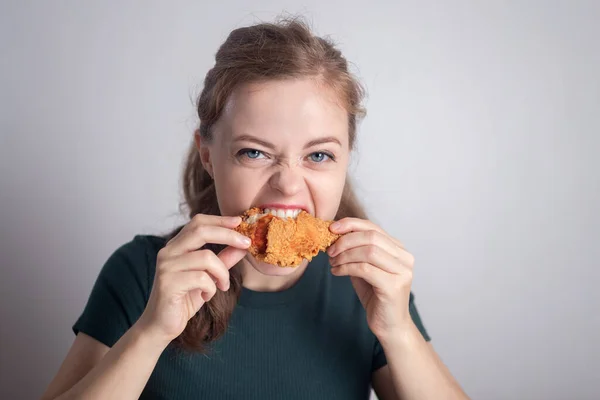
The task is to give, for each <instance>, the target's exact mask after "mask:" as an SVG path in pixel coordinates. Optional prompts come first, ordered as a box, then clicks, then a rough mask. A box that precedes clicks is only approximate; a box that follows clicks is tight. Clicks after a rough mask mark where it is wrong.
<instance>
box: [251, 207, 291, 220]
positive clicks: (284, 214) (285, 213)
mask: <svg viewBox="0 0 600 400" xmlns="http://www.w3.org/2000/svg"><path fill="white" fill-rule="evenodd" d="M301 211H302V210H300V209H295V210H294V209H287V210H283V209H273V208H265V213H264V214H258V215H256V216H255V218H253V219H252V222H255V221H256V220H258V219H259V218H261V217H262V216H263V215H269V214H271V215H273V216H274V217H278V218H282V219H286V218H293V219H295V218H296V217H297V216H298V214H300V212H301ZM252 222H250V223H252Z"/></svg>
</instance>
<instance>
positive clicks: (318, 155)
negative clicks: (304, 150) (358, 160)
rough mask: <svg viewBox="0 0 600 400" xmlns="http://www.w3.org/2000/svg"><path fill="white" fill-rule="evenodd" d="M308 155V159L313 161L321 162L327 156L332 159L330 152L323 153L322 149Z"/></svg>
mask: <svg viewBox="0 0 600 400" xmlns="http://www.w3.org/2000/svg"><path fill="white" fill-rule="evenodd" d="M309 157H310V160H311V161H312V162H315V163H321V162H323V161H325V160H326V159H327V158H329V159H330V160H333V156H332V155H331V154H328V153H324V152H322V151H317V152H315V153H312V154H311V155H310V156H309Z"/></svg>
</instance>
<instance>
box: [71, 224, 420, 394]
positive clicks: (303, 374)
mask: <svg viewBox="0 0 600 400" xmlns="http://www.w3.org/2000/svg"><path fill="white" fill-rule="evenodd" d="M165 243H166V240H165V239H163V238H159V237H155V236H142V235H138V236H136V237H135V238H134V239H133V240H132V241H130V242H129V243H127V244H125V245H123V246H121V247H120V248H119V249H117V250H116V251H115V252H114V253H113V254H112V255H111V257H110V258H109V259H108V261H107V262H106V263H105V265H104V267H103V268H102V270H101V272H100V275H99V276H98V279H97V280H96V282H95V284H94V287H93V289H92V292H91V295H90V297H89V300H88V302H87V305H86V306H85V309H84V311H83V313H82V315H81V316H80V317H79V319H78V320H77V322H76V323H75V325H74V326H73V331H74V332H75V333H78V332H84V333H86V334H88V335H90V336H91V337H93V338H95V339H96V340H98V341H100V342H102V343H104V344H106V345H107V346H109V347H112V346H113V345H114V344H115V342H117V341H118V340H119V338H120V337H121V336H122V335H123V334H124V333H125V332H126V331H127V330H128V329H129V328H130V327H131V326H132V325H133V324H134V323H135V322H136V320H137V319H138V317H139V316H140V315H141V313H142V312H143V310H144V308H145V306H146V303H147V301H148V297H149V295H150V291H151V288H152V282H153V280H154V272H155V267H156V256H157V253H158V251H159V250H160V248H162V247H163V246H164V245H165ZM329 268H330V267H329V263H328V257H327V255H326V254H324V253H320V254H319V255H318V256H317V257H315V258H314V259H313V260H312V262H311V263H310V264H309V265H308V268H307V269H306V271H305V272H304V274H303V275H302V277H301V278H300V279H299V280H298V282H297V283H296V284H295V285H294V286H292V287H291V288H289V289H287V290H284V291H281V292H275V293H273V292H271V293H263V292H256V291H252V290H249V289H246V288H243V291H242V294H241V297H240V301H239V303H238V305H237V307H236V308H235V310H234V312H233V314H232V317H231V320H230V324H229V327H228V330H227V332H226V333H225V335H224V336H223V337H222V338H221V339H219V340H218V341H216V342H214V343H213V344H212V346H211V348H210V351H209V353H208V354H195V353H183V351H182V350H181V349H179V348H176V347H174V346H169V347H167V349H166V350H165V351H164V352H163V354H162V355H161V357H160V359H159V361H158V363H157V365H156V367H155V368H154V371H153V373H152V375H151V377H150V379H149V380H148V383H147V385H146V387H145V389H144V391H143V393H142V395H141V397H140V398H141V399H211V400H213V399H215V400H216V399H261V400H264V399H310V400H319V399H323V400H325V399H327V400H335V399H344V400H350V399H361V400H365V399H368V398H369V393H370V383H371V374H372V373H373V372H374V371H375V370H377V369H378V368H380V367H382V366H383V365H385V364H386V358H385V354H384V353H383V350H382V348H381V346H380V344H379V342H378V341H377V339H376V337H375V335H373V333H372V332H371V331H370V330H369V327H368V325H367V321H366V316H365V311H364V309H363V307H362V305H361V303H360V301H359V299H358V297H357V296H356V294H355V292H354V289H353V287H352V284H351V282H350V279H349V278H348V277H336V276H333V275H332V274H331V273H330V271H329ZM409 308H410V313H411V315H412V318H413V320H414V321H415V323H416V325H417V327H418V328H419V330H420V331H421V333H422V334H423V336H424V338H425V339H426V340H429V336H428V335H427V332H426V331H425V328H424V327H423V325H422V323H421V320H420V318H419V314H418V313H417V309H416V307H415V305H414V301H413V296H412V294H411V297H410V305H409Z"/></svg>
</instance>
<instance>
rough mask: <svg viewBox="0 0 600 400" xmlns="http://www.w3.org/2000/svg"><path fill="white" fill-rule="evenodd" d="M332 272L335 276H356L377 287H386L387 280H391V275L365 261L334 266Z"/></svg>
mask: <svg viewBox="0 0 600 400" xmlns="http://www.w3.org/2000/svg"><path fill="white" fill-rule="evenodd" d="M331 273H332V274H334V275H335V276H356V277H358V278H362V279H364V280H365V281H366V282H367V283H368V284H370V285H371V286H373V287H376V288H384V287H385V284H386V281H389V275H388V274H387V273H386V272H385V271H383V270H381V269H379V268H377V267H375V266H374V265H371V264H369V263H364V262H356V263H348V264H342V265H340V266H337V267H333V268H332V269H331Z"/></svg>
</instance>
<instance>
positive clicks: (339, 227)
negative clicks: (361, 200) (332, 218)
mask: <svg viewBox="0 0 600 400" xmlns="http://www.w3.org/2000/svg"><path fill="white" fill-rule="evenodd" d="M330 230H331V231H332V232H333V233H338V234H340V235H343V234H346V233H348V232H357V231H368V230H374V231H378V232H381V233H382V234H384V235H386V236H388V237H389V238H390V240H392V241H393V242H394V243H396V245H397V246H399V247H400V248H404V244H402V242H401V241H399V240H398V239H396V238H394V237H393V236H391V235H389V234H388V233H387V232H386V231H385V230H383V228H381V227H380V226H379V225H377V224H375V223H373V222H371V221H369V220H366V219H360V218H353V217H346V218H342V219H340V220H339V221H336V222H334V223H333V224H331V226H330Z"/></svg>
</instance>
